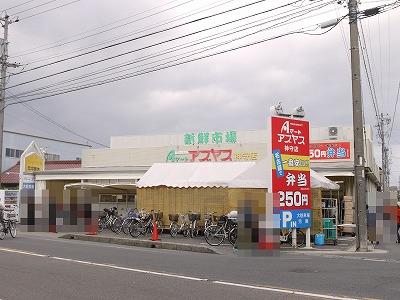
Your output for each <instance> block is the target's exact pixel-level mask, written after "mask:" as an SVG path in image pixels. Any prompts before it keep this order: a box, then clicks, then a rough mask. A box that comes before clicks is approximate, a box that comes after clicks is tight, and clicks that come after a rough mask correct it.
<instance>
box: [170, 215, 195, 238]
mask: <svg viewBox="0 0 400 300" xmlns="http://www.w3.org/2000/svg"><path fill="white" fill-rule="evenodd" d="M168 218H169V220H170V221H171V224H170V225H169V233H170V235H171V236H172V237H176V236H177V235H178V233H179V232H182V234H183V236H184V237H187V236H189V234H190V221H189V216H188V214H186V215H178V214H169V215H168Z"/></svg>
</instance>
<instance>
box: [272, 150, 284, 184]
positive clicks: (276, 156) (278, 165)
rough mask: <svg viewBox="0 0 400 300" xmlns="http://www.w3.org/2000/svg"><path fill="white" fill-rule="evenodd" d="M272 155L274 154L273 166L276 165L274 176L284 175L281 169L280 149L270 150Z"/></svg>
mask: <svg viewBox="0 0 400 300" xmlns="http://www.w3.org/2000/svg"><path fill="white" fill-rule="evenodd" d="M272 155H273V156H274V161H275V166H276V176H277V177H278V178H279V177H283V176H285V172H284V170H283V163H282V156H281V151H280V150H274V151H272Z"/></svg>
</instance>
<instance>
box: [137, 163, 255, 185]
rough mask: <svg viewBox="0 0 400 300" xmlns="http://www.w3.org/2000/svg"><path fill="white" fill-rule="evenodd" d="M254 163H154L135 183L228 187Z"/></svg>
mask: <svg viewBox="0 0 400 300" xmlns="http://www.w3.org/2000/svg"><path fill="white" fill-rule="evenodd" d="M254 165H255V162H221V163H204V162H203V163H201V162H200V163H156V164H153V166H152V167H151V168H150V169H149V170H148V171H147V172H146V174H144V176H143V177H142V178H141V179H140V180H139V181H138V182H137V186H138V187H154V186H168V187H178V188H189V187H228V185H229V183H230V182H231V181H232V180H233V179H234V178H235V177H237V176H238V175H239V174H241V173H243V172H244V171H246V170H247V169H249V168H250V167H252V166H254Z"/></svg>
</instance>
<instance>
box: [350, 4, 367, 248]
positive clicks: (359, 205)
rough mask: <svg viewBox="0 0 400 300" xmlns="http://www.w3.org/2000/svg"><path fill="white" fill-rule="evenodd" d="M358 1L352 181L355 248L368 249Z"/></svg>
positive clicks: (353, 25)
mask: <svg viewBox="0 0 400 300" xmlns="http://www.w3.org/2000/svg"><path fill="white" fill-rule="evenodd" d="M357 1H358V0H349V19H350V52H351V81H352V96H353V135H354V138H353V140H354V183H355V201H354V203H355V209H356V213H355V218H356V220H355V221H356V251H363V252H364V251H368V246H367V202H366V182H365V180H366V179H365V157H364V124H363V107H362V99H361V74H360V49H359V34H358V24H357V21H358V17H357V14H358V3H357Z"/></svg>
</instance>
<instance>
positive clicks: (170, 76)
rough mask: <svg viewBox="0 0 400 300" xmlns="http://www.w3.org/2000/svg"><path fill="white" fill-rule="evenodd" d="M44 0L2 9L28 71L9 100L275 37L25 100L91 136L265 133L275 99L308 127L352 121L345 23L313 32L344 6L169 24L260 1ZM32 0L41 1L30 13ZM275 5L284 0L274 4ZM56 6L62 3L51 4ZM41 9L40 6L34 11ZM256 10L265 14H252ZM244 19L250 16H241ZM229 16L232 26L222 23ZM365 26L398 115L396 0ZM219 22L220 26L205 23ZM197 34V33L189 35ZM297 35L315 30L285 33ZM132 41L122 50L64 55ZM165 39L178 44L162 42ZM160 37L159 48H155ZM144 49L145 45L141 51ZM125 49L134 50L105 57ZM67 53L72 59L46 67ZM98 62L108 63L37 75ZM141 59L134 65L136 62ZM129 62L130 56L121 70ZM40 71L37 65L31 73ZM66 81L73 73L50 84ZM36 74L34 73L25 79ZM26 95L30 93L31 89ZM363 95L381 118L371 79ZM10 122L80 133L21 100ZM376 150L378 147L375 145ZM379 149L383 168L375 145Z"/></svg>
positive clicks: (14, 79) (396, 161) (306, 4)
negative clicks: (296, 111)
mask: <svg viewBox="0 0 400 300" xmlns="http://www.w3.org/2000/svg"><path fill="white" fill-rule="evenodd" d="M24 2H27V0H2V1H1V4H0V10H3V9H6V8H10V7H13V6H16V5H18V4H22V3H24ZM46 2H49V1H45V0H31V1H29V3H26V4H23V5H21V6H18V7H14V8H12V9H9V10H8V11H7V12H8V14H9V15H11V17H12V18H14V19H15V17H16V16H19V18H20V19H21V20H20V22H18V23H14V24H11V25H10V28H9V42H10V44H9V54H10V56H11V57H10V59H9V61H10V62H14V61H15V62H18V63H20V64H22V65H23V68H18V69H10V71H11V72H14V73H18V72H20V71H24V72H25V71H27V72H25V73H22V74H17V75H14V76H11V77H10V78H9V80H8V87H10V88H9V89H8V90H7V96H8V97H9V98H8V100H7V101H11V102H14V101H16V100H15V98H14V99H13V98H11V95H19V99H20V100H28V99H34V98H38V97H42V96H46V95H51V94H54V93H58V92H65V91H69V90H71V89H73V88H80V87H82V86H84V85H91V84H93V83H98V82H100V81H103V82H104V80H108V79H110V78H115V77H116V76H121V75H127V74H130V75H132V74H136V75H140V74H142V73H143V72H146V71H149V70H154V69H157V68H160V67H165V66H170V65H173V64H176V63H180V62H184V61H188V60H191V59H194V58H200V57H202V56H204V55H209V54H213V53H216V52H220V51H224V50H229V49H232V48H235V47H239V46H242V45H246V44H250V43H254V42H256V41H261V40H265V39H270V40H268V41H266V42H263V43H260V44H257V45H253V46H249V47H245V48H241V49H238V50H235V51H230V52H226V53H224V54H221V55H217V56H212V57H209V58H205V59H200V60H196V61H194V62H190V63H186V64H182V65H178V66H175V67H171V68H168V69H162V70H158V71H156V72H151V73H147V74H142V75H140V76H134V77H130V78H127V79H125V80H121V81H116V82H112V83H109V84H105V85H102V86H96V87H91V88H89V89H84V90H79V91H75V92H72V93H67V94H63V95H58V96H53V97H50V98H45V99H41V100H37V101H32V102H29V105H30V106H31V107H33V108H35V109H37V110H39V111H40V112H42V113H43V114H45V115H46V116H49V117H50V118H52V119H54V120H56V121H57V122H59V123H61V124H63V125H65V126H66V127H67V128H69V129H71V130H73V131H76V132H79V133H80V134H82V135H83V136H86V137H88V138H90V139H93V140H96V141H98V142H100V143H103V144H109V139H110V136H112V135H134V134H162V133H182V132H187V131H198V130H225V129H232V130H247V129H262V128H265V126H266V119H267V116H268V113H269V107H270V106H271V105H273V104H275V103H277V102H278V101H282V102H283V105H284V106H285V107H287V108H288V109H290V108H293V107H295V106H298V105H303V107H304V109H305V111H306V115H307V118H308V120H309V121H310V122H311V126H313V127H319V126H331V125H339V126H340V125H343V126H346V125H347V126H351V125H352V106H351V77H350V63H349V51H348V49H349V46H348V44H349V42H348V41H349V34H348V31H349V28H348V27H349V26H348V19H344V20H343V21H342V22H341V23H340V24H339V25H338V26H336V27H334V28H333V29H332V30H331V31H329V32H327V33H325V34H322V35H315V34H320V33H324V32H325V31H327V29H320V28H319V27H318V26H317V25H318V24H320V23H322V22H324V21H329V20H332V19H334V18H338V17H341V16H344V15H345V14H346V12H347V8H346V7H345V5H344V4H337V3H335V2H334V1H328V0H321V1H317V0H314V1H308V0H305V1H298V2H297V3H295V4H292V5H287V4H289V3H291V2H294V1H287V0H268V1H263V2H261V3H258V4H254V5H250V6H248V7H245V8H241V9H237V10H233V11H231V12H229V13H223V14H220V15H219V16H215V17H212V18H206V19H204V20H202V21H197V22H193V23H190V24H187V25H184V26H179V27H177V28H174V29H171V30H165V29H168V28H171V27H174V26H176V25H179V24H183V23H187V22H188V21H191V20H196V19H199V18H201V17H206V16H210V15H213V14H215V13H218V12H224V11H227V10H230V9H233V8H236V7H240V6H242V5H246V4H250V3H253V2H255V0H230V1H228V0H219V1H216V0H213V1H211V0H201V1H200V0H175V1H171V0H169V1H168V0H164V1H159V0H153V1H138V0H135V1H131V0H114V1H107V0H80V1H73V0H54V1H50V3H48V4H44V3H46ZM71 2H73V3H71ZM342 2H343V1H342ZM344 2H345V1H344ZM386 3H391V2H390V1H363V0H362V1H361V9H363V8H367V7H371V6H376V5H383V4H386ZM41 4H44V5H42V6H40V5H41ZM64 4H66V5H65V6H63V7H59V6H62V5H64ZM285 5H287V6H285ZM35 6H38V7H36V8H34V9H30V8H33V7H35ZM279 6H282V7H281V8H279V9H277V7H279ZM283 6H284V7H283ZM57 7H59V8H57ZM52 8H57V9H54V10H50V9H52ZM47 10H50V11H47ZM45 11H47V12H45ZM42 12H43V13H42ZM37 13H41V14H38V15H36V16H32V15H34V14H37ZM254 14H258V15H256V16H253V17H249V16H250V15H254ZM3 15H4V13H3ZM30 16H32V17H30ZM239 18H243V19H242V20H241V21H239V20H238V19H239ZM227 22H230V24H226V25H223V26H222V24H224V23H227ZM362 24H363V31H364V36H365V40H366V45H367V49H368V52H369V59H370V64H371V67H372V71H373V79H374V86H375V90H376V94H377V99H378V106H379V110H380V112H382V113H385V114H386V113H389V114H390V115H391V116H392V114H393V111H394V105H395V100H396V94H397V87H398V84H399V80H400V58H399V56H398V49H399V46H400V35H399V34H398V33H397V30H398V28H399V26H400V8H399V9H394V10H391V11H388V12H385V13H382V14H380V15H378V16H374V17H370V18H368V19H364V20H363V21H362ZM217 25H221V26H219V27H218V28H214V29H209V30H206V31H205V30H204V29H207V28H211V27H215V26H217ZM162 30H163V32H159V33H156V32H158V31H162ZM197 31H201V32H198V33H196V34H192V33H194V32H197ZM299 31H306V32H307V33H311V34H313V35H309V34H307V35H306V34H302V33H296V34H290V35H287V34H288V33H294V32H299ZM150 33H151V34H150ZM153 33H154V34H153ZM149 34H150V35H149ZM144 35H148V36H146V37H144ZM183 35H187V36H186V37H182V36H183ZM279 36H281V37H279ZM134 38H136V39H135V40H132V41H130V42H126V43H123V44H121V45H118V46H113V47H110V48H108V49H105V50H102V51H97V52H95V53H92V54H87V55H82V56H80V57H77V58H75V59H68V58H70V57H72V56H75V55H78V54H84V53H86V52H88V51H90V50H95V49H99V48H101V47H104V46H109V45H113V44H115V43H118V42H122V41H127V40H129V39H134ZM170 39H175V40H174V41H169V42H166V41H167V40H170ZM156 43H159V45H154V44H156ZM149 46H151V47H149ZM144 47H145V48H146V49H142V50H139V49H140V48H144ZM129 51H130V52H131V53H129V54H124V55H121V56H120V57H117V58H113V59H108V58H110V57H112V56H115V55H119V54H122V53H126V52H129ZM62 59H67V60H65V61H61V62H59V63H56V64H52V65H50V66H46V67H42V66H43V65H45V64H48V63H51V62H55V61H57V60H62ZM101 59H106V60H105V61H103V62H99V63H95V64H92V65H91V66H86V67H82V68H78V69H76V70H73V71H68V72H66V73H63V74H60V75H55V76H50V77H48V78H45V79H41V80H37V79H38V78H40V77H45V76H48V75H52V74H54V73H57V72H61V71H65V70H68V69H71V68H77V67H80V66H82V65H85V64H88V63H93V62H96V61H98V60H101ZM134 60H136V64H132V62H134ZM126 63H131V64H129V65H125V66H124V67H121V66H120V64H126ZM116 66H119V68H118V69H117V68H116ZM35 67H39V68H38V69H36V70H31V69H33V68H35ZM104 68H114V69H111V70H108V72H104V71H103V72H102V73H98V74H97V75H96V74H95V76H94V77H93V76H92V77H89V75H88V73H91V72H99V71H102V70H104ZM116 72H118V73H116ZM135 72H136V73H135ZM138 72H139V73H138ZM77 76H80V77H77ZM71 79H74V81H69V82H64V85H62V84H60V85H56V86H51V87H49V85H54V84H57V83H60V82H62V81H64V80H71ZM31 80H35V81H34V82H31V83H27V84H24V83H26V82H27V81H31ZM19 84H22V85H19ZM18 85H19V86H18ZM43 87H47V90H44V89H43ZM36 89H39V90H38V91H35V90H36ZM27 92H30V93H31V94H24V93H27ZM363 94H364V108H365V119H366V123H368V124H371V125H372V126H374V125H376V118H375V115H374V110H373V107H372V100H371V97H370V94H369V89H368V87H367V85H366V78H365V76H363ZM399 118H400V117H398V118H397V119H396V121H395V123H394V126H393V133H392V137H391V142H392V151H393V157H392V159H393V165H392V183H397V181H398V180H397V178H398V177H399V175H400V154H398V153H399V152H400V128H399V126H398V124H400V123H399V122H400V121H399ZM5 128H6V129H9V130H18V131H22V132H29V133H33V134H39V135H43V136H49V137H57V138H64V139H68V140H75V141H80V142H82V141H83V140H82V139H81V138H79V137H76V136H74V135H71V134H70V133H67V132H65V131H63V130H62V129H60V128H58V127H56V126H54V125H52V124H50V123H49V122H48V121H46V120H44V119H43V118H41V117H39V116H38V115H35V114H34V113H33V112H32V111H30V110H29V109H28V108H27V107H25V106H23V105H21V104H17V105H11V106H9V107H7V109H6V125H5ZM375 143H376V144H377V138H376V137H375ZM376 148H377V149H379V147H378V145H377V147H376ZM376 157H377V162H378V164H379V165H380V153H379V152H378V151H377V152H376Z"/></svg>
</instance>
